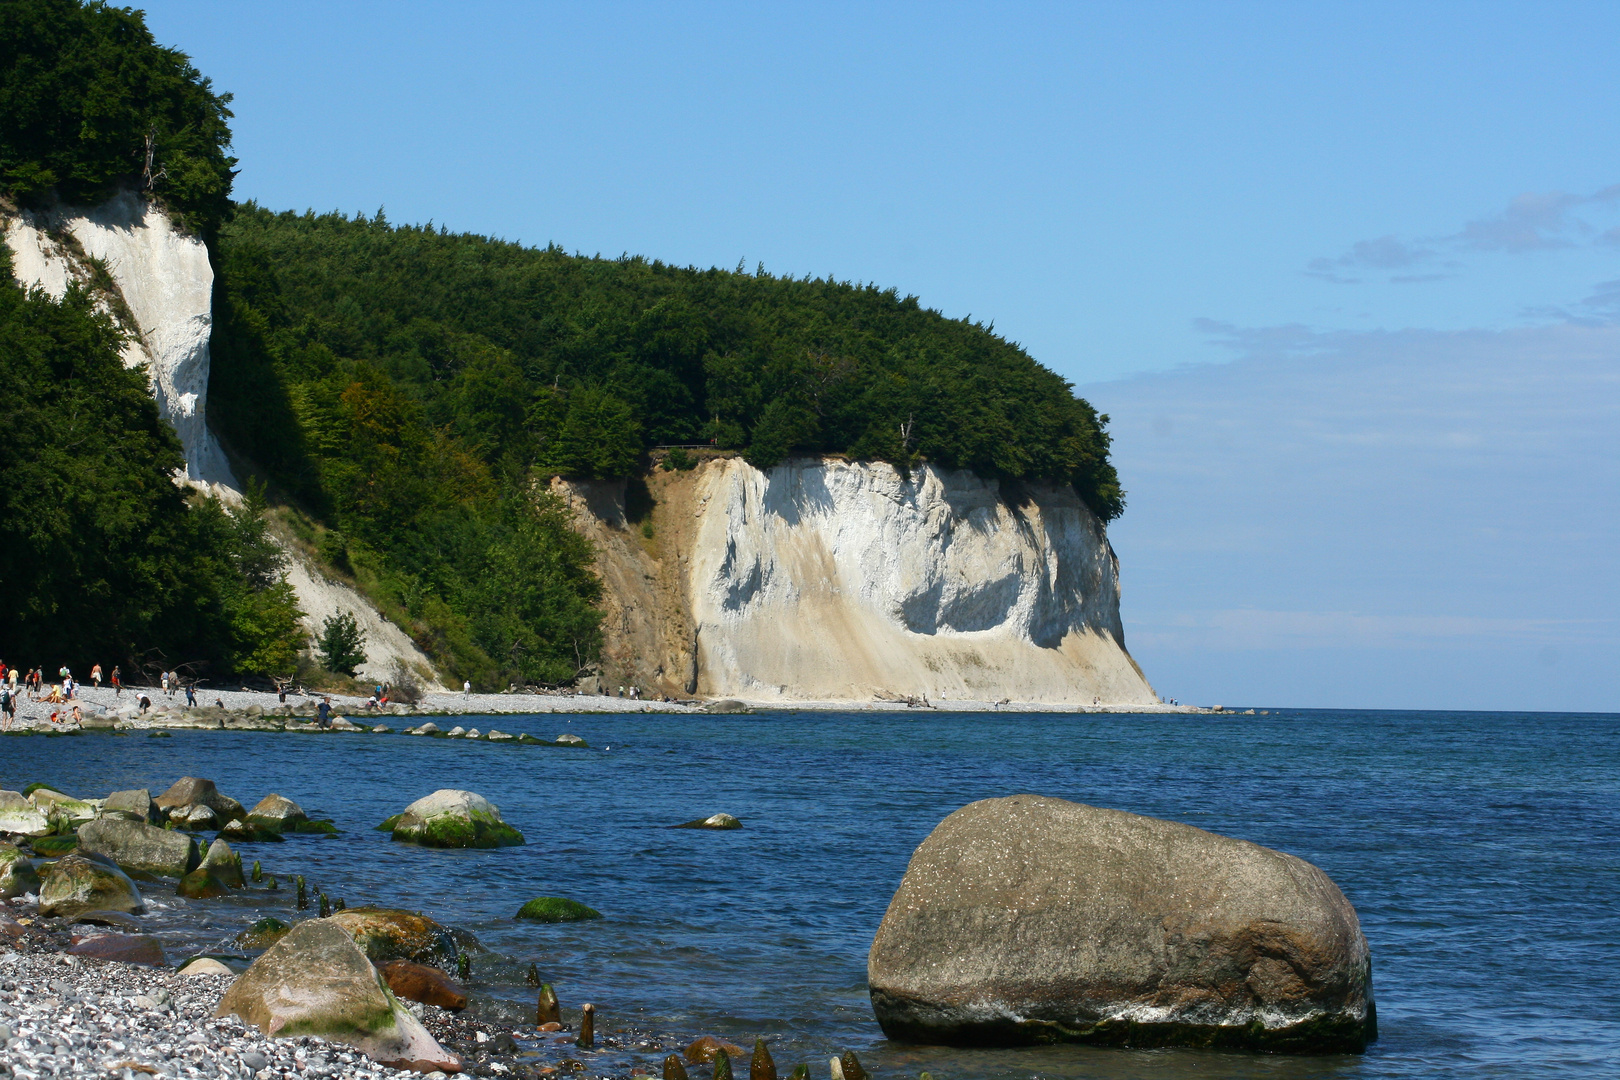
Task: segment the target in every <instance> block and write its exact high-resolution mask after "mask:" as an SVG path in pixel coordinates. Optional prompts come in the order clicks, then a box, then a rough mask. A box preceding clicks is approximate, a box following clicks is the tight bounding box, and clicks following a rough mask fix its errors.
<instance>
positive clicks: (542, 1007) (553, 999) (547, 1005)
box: [534, 983, 562, 1027]
mask: <svg viewBox="0 0 1620 1080" xmlns="http://www.w3.org/2000/svg"><path fill="white" fill-rule="evenodd" d="M534 1023H535V1026H536V1027H539V1026H540V1025H541V1024H560V1023H562V1007H561V1006H560V1005H558V1004H557V991H555V990H553V989H552V988H551V984H550V983H546V984H544V985H543V986H541V987H540V998H539V1000H538V1001H537V1002H536V1003H535V1006H534Z"/></svg>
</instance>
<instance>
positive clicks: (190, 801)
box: [154, 776, 247, 821]
mask: <svg viewBox="0 0 1620 1080" xmlns="http://www.w3.org/2000/svg"><path fill="white" fill-rule="evenodd" d="M154 801H155V802H156V803H157V805H158V806H159V807H160V808H162V809H164V810H167V811H169V816H170V817H171V818H172V817H174V812H175V810H176V809H178V808H180V807H186V806H206V807H208V809H210V810H212V811H213V812H214V815H215V816H216V817H217V818H218V819H219V820H220V821H229V820H231V819H233V818H240V817H246V816H247V813H246V811H244V810H243V809H242V804H241V803H239V802H237V801H236V800H235V799H233V798H230V797H229V796H226V795H221V794H220V792H219V789H218V788H217V787H215V786H214V782H213V781H212V780H204V779H201V778H199V777H196V776H182V777H181V778H180V779H179V780H176V781H175V782H174V784H173V786H171V787H170V788H169V790H168V791H165V792H164V793H163V794H162V795H159V796H158V797H157V798H156V799H155V800H154Z"/></svg>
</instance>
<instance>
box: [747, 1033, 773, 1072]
mask: <svg viewBox="0 0 1620 1080" xmlns="http://www.w3.org/2000/svg"><path fill="white" fill-rule="evenodd" d="M748 1080H776V1061H775V1059H773V1058H772V1057H771V1052H770V1050H768V1049H767V1048H766V1046H765V1040H764V1039H755V1040H754V1056H753V1058H752V1059H751V1060H750V1061H749V1062H748Z"/></svg>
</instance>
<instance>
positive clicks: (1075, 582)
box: [558, 458, 1157, 705]
mask: <svg viewBox="0 0 1620 1080" xmlns="http://www.w3.org/2000/svg"><path fill="white" fill-rule="evenodd" d="M558 487H559V489H560V490H562V491H564V492H565V493H566V494H568V495H569V496H570V497H571V498H572V499H573V500H574V504H575V508H576V519H577V520H578V521H579V522H580V525H581V528H583V529H584V530H585V531H586V532H587V534H588V535H590V536H591V538H592V539H593V540H594V541H595V542H596V545H597V549H598V553H599V554H598V568H599V572H600V573H601V575H602V577H603V581H604V584H605V585H606V589H607V592H608V616H609V617H608V620H607V634H608V642H607V653H606V660H607V663H606V665H605V671H604V675H605V676H606V679H607V681H608V682H609V683H610V684H611V683H615V682H618V681H632V682H638V683H640V684H642V685H644V686H652V687H656V688H659V689H664V690H666V691H675V692H680V691H685V692H697V693H700V694H706V695H711V696H735V697H744V698H751V699H756V700H781V701H791V700H871V699H872V698H873V697H881V696H884V695H904V696H926V697H928V698H930V699H933V700H941V699H971V700H988V701H998V700H1002V699H1010V700H1012V701H1025V702H1049V703H1074V704H1082V703H1083V704H1090V703H1091V702H1092V700H1093V699H1094V698H1096V699H1099V700H1100V701H1102V702H1103V703H1108V704H1133V705H1141V704H1152V703H1154V702H1155V701H1156V700H1157V698H1156V696H1155V695H1154V693H1153V690H1152V689H1151V687H1149V685H1148V683H1147V680H1146V679H1145V678H1144V677H1143V675H1142V672H1141V670H1140V669H1139V668H1138V667H1137V666H1136V664H1135V662H1134V661H1133V660H1132V659H1131V657H1130V655H1129V654H1128V653H1127V652H1126V651H1125V647H1124V634H1123V630H1122V628H1121V625H1120V619H1119V578H1118V566H1117V562H1116V560H1115V558H1114V553H1113V550H1112V548H1110V547H1109V544H1108V538H1107V534H1106V532H1105V530H1104V528H1103V525H1102V522H1101V521H1099V520H1098V519H1097V517H1096V515H1094V514H1093V513H1092V512H1091V511H1090V510H1089V509H1087V507H1086V506H1085V504H1084V503H1082V502H1081V501H1080V499H1079V498H1078V497H1077V496H1076V495H1075V494H1074V492H1073V491H1072V489H1069V488H1067V487H1060V486H1058V485H1055V484H1035V485H1029V486H1027V487H1025V488H1023V489H1022V490H1020V491H1017V492H1006V493H1004V492H1003V490H1002V489H1001V487H1000V486H999V485H998V484H997V483H996V482H994V481H989V480H984V479H981V478H979V477H977V476H974V475H973V474H971V473H968V472H964V471H957V470H945V469H937V468H933V467H930V466H925V467H923V468H921V469H919V470H917V471H915V472H914V473H913V474H912V475H911V476H910V477H909V478H906V477H902V476H901V475H900V474H899V473H898V472H897V471H896V470H895V469H894V468H892V467H891V466H888V465H885V464H881V463H852V462H846V461H837V460H826V461H824V460H819V459H814V460H800V461H792V462H788V463H785V464H782V465H779V466H777V467H775V468H772V469H770V470H768V471H765V472H761V471H760V470H758V469H755V468H753V467H752V466H750V465H748V464H747V463H746V462H744V461H742V460H740V459H735V458H732V459H724V460H719V461H712V462H708V463H706V464H704V465H702V466H700V467H699V468H698V469H696V470H694V471H693V472H690V473H666V472H657V473H655V474H654V475H653V477H652V478H651V480H650V487H649V489H648V492H647V495H650V499H651V502H650V508H646V509H643V510H642V511H641V512H640V513H637V512H635V511H636V507H635V506H632V507H631V512H630V513H628V514H627V510H626V506H625V502H624V495H623V494H622V488H619V487H616V486H614V485H608V484H601V483H597V484H582V483H575V484H559V485H558ZM630 501H631V503H632V504H636V503H638V502H640V503H642V504H646V503H647V499H645V498H642V499H639V500H638V499H637V498H634V497H632V498H631V500H630ZM637 516H642V517H644V518H645V520H646V521H648V522H650V523H651V526H652V527H651V529H650V530H637V529H636V528H633V527H631V526H632V525H633V524H634V523H633V522H631V521H629V520H627V518H628V517H637ZM645 531H650V532H651V533H652V536H651V537H647V536H645Z"/></svg>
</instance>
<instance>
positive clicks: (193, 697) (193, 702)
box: [186, 683, 197, 709]
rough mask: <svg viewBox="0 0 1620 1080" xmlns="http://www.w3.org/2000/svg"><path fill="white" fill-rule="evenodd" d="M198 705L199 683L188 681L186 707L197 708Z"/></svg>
mask: <svg viewBox="0 0 1620 1080" xmlns="http://www.w3.org/2000/svg"><path fill="white" fill-rule="evenodd" d="M196 707H197V684H196V683H186V708H188V709H195V708H196Z"/></svg>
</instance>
